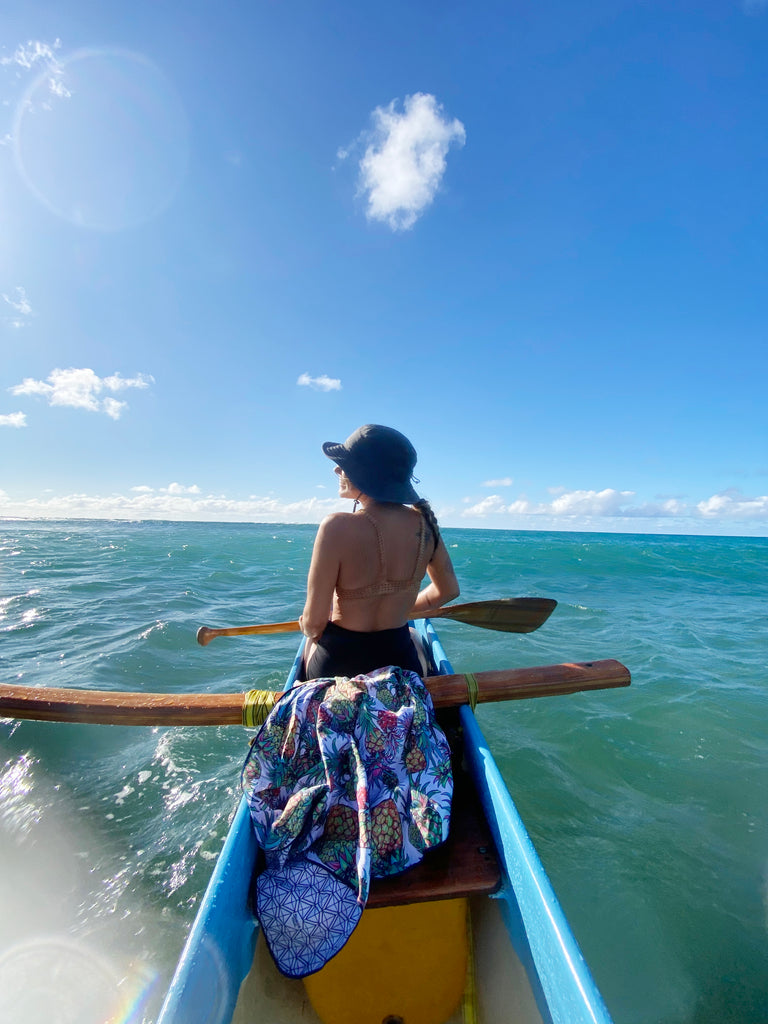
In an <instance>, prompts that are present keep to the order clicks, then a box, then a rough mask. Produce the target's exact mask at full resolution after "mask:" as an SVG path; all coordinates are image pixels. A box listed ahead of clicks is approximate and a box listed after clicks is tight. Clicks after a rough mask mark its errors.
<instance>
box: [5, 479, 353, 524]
mask: <svg viewBox="0 0 768 1024" xmlns="http://www.w3.org/2000/svg"><path fill="white" fill-rule="evenodd" d="M174 487H176V488H180V485H178V484H176V485H173V484H172V485H171V486H169V487H164V488H160V489H159V490H157V491H155V490H153V489H152V488H148V487H145V486H144V485H142V486H141V487H134V488H131V491H132V492H133V493H132V494H109V495H99V494H82V493H81V494H68V495H63V496H58V497H46V498H44V499H43V498H32V499H28V500H24V501H14V500H13V499H11V497H10V496H9V495H8V494H7V493H6V494H4V493H3V492H2V491H0V516H20V517H22V518H32V519H70V518H71V519H170V520H175V521H177V522H228V523H244V522H257V523H319V522H320V520H321V519H323V518H324V517H325V516H326V515H328V513H329V512H340V511H349V507H348V502H344V501H343V499H340V498H307V499H304V500H302V501H294V502H284V501H280V500H279V499H277V498H275V497H272V496H267V497H260V496H257V495H253V496H251V497H249V498H247V499H236V498H228V497H227V496H226V495H222V494H208V495H205V496H201V494H200V492H199V488H195V487H189V488H180V490H182V491H184V490H186V492H187V493H179V491H178V490H172V488H174ZM193 491H196V493H192V492H193Z"/></svg>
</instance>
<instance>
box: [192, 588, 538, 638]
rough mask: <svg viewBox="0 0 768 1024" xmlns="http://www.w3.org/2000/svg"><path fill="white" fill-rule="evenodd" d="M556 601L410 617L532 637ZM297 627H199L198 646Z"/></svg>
mask: <svg viewBox="0 0 768 1024" xmlns="http://www.w3.org/2000/svg"><path fill="white" fill-rule="evenodd" d="M556 605H557V601H553V600H552V599H551V598H548V597H503V598H499V599H498V600H495V601H471V602H469V603H467V604H454V605H446V606H444V607H442V608H428V609H426V610H425V611H422V612H418V613H417V614H415V615H413V616H412V618H414V619H455V620H456V621H457V622H465V623H467V624H468V625H471V626H480V627H482V628H483V629H496V630H500V631H501V632H503V633H532V632H533V630H534V629H538V628H539V626H541V625H542V623H544V622H546V620H547V619H548V618H549V616H550V615H551V614H552V612H553V611H554V609H555V606H556ZM298 631H299V623H298V621H297V620H292V621H291V622H266V623H263V624H262V625H256V626H223V627H221V628H220V629H217V628H214V627H212V626H201V627H200V629H198V631H197V642H198V643H199V644H200V645H201V646H202V647H205V646H207V645H208V644H209V643H210V642H211V640H214V639H215V638H216V637H217V636H254V635H256V634H268V633H297V632H298Z"/></svg>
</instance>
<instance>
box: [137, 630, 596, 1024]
mask: <svg viewBox="0 0 768 1024" xmlns="http://www.w3.org/2000/svg"><path fill="white" fill-rule="evenodd" d="M416 629H417V631H418V633H419V634H420V636H421V637H422V638H423V640H424V642H425V644H426V647H427V649H428V650H429V651H430V652H431V655H432V658H433V661H434V668H435V670H436V672H437V673H452V672H453V668H452V666H451V664H450V662H449V660H448V658H447V656H446V654H445V651H444V650H443V647H442V644H441V642H440V640H439V638H438V636H437V633H436V632H435V630H434V627H433V626H432V624H431V622H430V621H429V620H428V619H427V620H421V621H419V622H417V623H416ZM302 651H303V642H302V644H301V645H300V646H299V650H298V652H297V654H296V657H295V659H294V663H293V667H292V669H291V672H290V674H289V676H288V680H287V682H286V687H289V686H290V685H292V683H293V681H294V679H295V676H296V673H297V670H298V666H299V663H300V658H301V655H302ZM459 717H460V721H461V724H462V727H463V730H464V750H465V757H466V760H467V763H468V766H469V769H470V772H471V774H472V776H473V779H474V782H475V785H476V787H477V791H478V793H479V795H480V799H481V802H482V805H483V810H484V812H485V815H486V817H487V820H488V824H489V826H490V829H491V834H492V836H493V839H494V842H495V844H496V848H497V853H498V856H499V860H500V863H501V869H502V876H503V880H502V887H501V889H500V890H499V891H498V892H497V893H495V894H494V895H492V896H488V897H485V898H488V899H494V900H498V901H499V909H500V910H501V912H502V918H503V920H504V925H505V927H506V930H507V934H508V937H509V940H510V942H511V944H512V946H513V948H514V950H515V952H516V954H517V956H518V957H519V959H520V961H521V963H522V964H523V967H524V969H525V971H526V974H527V975H528V981H529V984H530V985H531V989H532V992H533V995H534V998H535V999H536V1003H537V1005H538V1007H539V1012H540V1013H541V1017H542V1020H543V1021H544V1022H545V1024H612V1020H611V1017H610V1015H609V1013H608V1010H607V1008H606V1006H605V1004H604V1002H603V1000H602V997H601V995H600V993H599V991H598V989H597V987H596V985H595V982H594V980H593V978H592V976H591V974H590V972H589V969H588V967H587V965H586V962H585V960H584V957H583V955H582V953H581V950H580V949H579V946H578V944H577V942H576V939H575V938H574V936H573V933H572V931H571V928H570V925H569V924H568V921H567V919H566V917H565V914H564V913H563V910H562V908H561V907H560V904H559V903H558V900H557V897H556V896H555V893H554V891H553V889H552V885H551V883H550V881H549V878H548V877H547V875H546V872H545V871H544V868H543V866H542V864H541V861H540V859H539V857H538V854H537V853H536V850H535V848H534V846H533V843H532V842H531V839H530V837H529V835H528V833H527V831H526V829H525V826H524V824H523V822H522V820H521V818H520V815H519V813H518V811H517V808H516V807H515V805H514V802H513V800H512V797H511V795H510V793H509V790H508V789H507V787H506V784H505V783H504V780H503V777H502V775H501V772H500V771H499V768H498V766H497V765H496V762H495V760H494V758H493V756H492V754H491V752H490V750H489V748H488V745H487V743H486V740H485V738H484V736H483V734H482V731H481V730H480V727H479V725H478V724H477V720H476V718H475V716H474V714H473V713H472V711H471V710H470V708H469V707H468V706H467V705H463V706H462V707H461V708H460V709H459ZM256 852H257V846H256V840H255V836H254V834H253V830H252V828H251V824H250V811H249V808H248V804H247V801H246V799H245V798H244V797H243V798H241V800H240V803H239V805H238V808H237V810H236V812H235V816H234V819H233V821H232V825H231V827H230V831H229V834H228V835H227V838H226V840H225V843H224V846H223V847H222V851H221V853H220V854H219V858H218V861H217V863H216V866H215V868H214V871H213V874H212V876H211V880H210V882H209V885H208V888H207V889H206V892H205V895H204V896H203V898H202V900H201V902H200V906H199V908H198V913H197V916H196V918H195V921H194V923H193V925H192V928H191V930H190V932H189V936H188V938H187V941H186V943H185V946H184V950H183V952H182V954H181V958H180V960H179V963H178V966H177V968H176V971H175V974H174V976H173V979H172V981H171V984H170V987H169V989H168V993H167V996H166V999H165V1002H164V1004H163V1007H162V1009H161V1011H160V1015H159V1017H158V1020H157V1024H203V1022H205V1024H230V1022H231V1020H232V1015H233V1013H234V1009H235V1005H236V1003H237V998H238V995H239V991H240V986H241V984H242V982H243V980H244V979H245V977H246V975H247V974H248V971H249V970H250V967H251V962H252V960H253V953H254V949H255V945H256V939H257V937H258V930H259V929H258V923H257V922H256V920H255V918H254V917H253V915H252V913H251V910H250V906H249V900H248V896H249V889H250V883H251V875H252V872H253V867H254V864H255V859H256ZM212 1003H213V1005H212Z"/></svg>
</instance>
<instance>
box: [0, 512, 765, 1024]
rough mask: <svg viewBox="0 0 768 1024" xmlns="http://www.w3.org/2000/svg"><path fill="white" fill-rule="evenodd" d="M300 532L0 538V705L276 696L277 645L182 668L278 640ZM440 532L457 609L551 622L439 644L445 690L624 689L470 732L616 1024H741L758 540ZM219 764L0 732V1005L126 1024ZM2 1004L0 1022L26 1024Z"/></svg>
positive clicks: (755, 956)
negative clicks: (66, 996) (605, 667)
mask: <svg viewBox="0 0 768 1024" xmlns="http://www.w3.org/2000/svg"><path fill="white" fill-rule="evenodd" d="M314 533H315V529H314V527H309V526H307V527H302V526H273V525H268V526H265V525H256V526H254V525H222V524H196V523H193V524H188V523H159V522H154V523H122V522H83V521H77V522H61V523H42V522H4V523H0V681H2V682H16V683H24V684H28V685H46V686H67V687H94V688H99V689H110V690H151V691H154V690H157V691H167V692H184V691H205V690H209V691H217V692H229V691H233V692H234V691H242V690H245V689H248V688H250V687H254V686H256V687H270V688H274V689H277V688H279V687H280V686H281V685H282V683H283V681H284V678H285V674H286V671H287V669H288V667H289V665H290V663H291V660H292V657H293V654H294V652H295V648H296V643H297V636H296V635H295V634H287V635H282V636H280V635H278V636H273V637H248V638H238V639H220V640H216V641H214V642H213V643H211V644H210V645H209V646H208V647H206V648H202V647H199V646H198V645H197V644H196V643H195V632H196V629H197V627H198V626H199V625H201V624H207V625H229V624H245V623H249V622H270V621H282V620H285V619H290V618H295V617H297V616H298V614H299V612H300V611H301V607H302V603H303V594H304V584H305V579H306V571H307V567H308V562H309V556H310V551H311V546H312V541H313V538H314ZM445 535H446V541H447V543H448V544H449V546H450V548H451V553H452V556H453V558H454V562H455V565H456V568H457V572H458V575H459V578H460V580H461V583H462V596H461V598H460V599H459V600H461V601H472V600H480V599H485V598H493V597H504V596H509V597H512V596H522V595H538V596H547V597H553V598H556V599H557V601H558V602H559V607H558V608H557V610H556V611H555V613H554V614H553V616H552V618H551V619H550V620H549V621H548V622H547V623H546V624H545V625H544V626H543V627H542V628H541V629H540V630H539V631H538V632H536V633H533V634H530V635H527V636H515V635H511V634H503V633H492V632H488V631H485V630H480V629H476V628H472V627H470V626H466V625H462V624H460V623H451V622H445V623H442V624H439V625H440V634H441V637H442V639H443V642H444V645H445V648H446V650H447V652H448V655H449V657H450V658H451V659H452V661H453V663H454V666H455V668H456V669H457V671H462V670H474V671H477V670H481V669H489V668H504V667H512V666H517V665H540V664H549V663H554V662H560V661H574V660H577V661H581V660H590V659H598V658H609V657H613V658H618V659H620V660H621V661H623V662H624V663H625V664H626V665H627V666H628V667H629V668H630V669H631V671H632V674H633V684H632V686H631V687H630V688H629V689H628V690H613V691H605V692H597V693H593V694H583V695H578V696H573V697H561V698H550V699H541V700H538V701H527V702H516V703H510V704H503V705H502V704H499V705H493V706H484V707H480V708H478V712H477V714H478V718H479V721H480V724H481V726H482V728H483V729H484V731H485V732H486V735H487V736H488V739H489V741H490V743H491V747H492V749H493V751H494V753H495V755H496V758H497V760H498V762H499V764H500V767H501V768H502V771H503V773H504V775H505V778H506V780H507V783H508V785H509V788H510V790H511V792H512V795H513V797H514V799H515V801H516V803H517V805H518V807H519V809H520V812H521V814H522V816H523V819H524V821H525V822H526V825H527V827H528V829H529V831H530V833H531V836H532V838H533V840H534V842H535V844H536V846H537V848H538V850H539V853H540V856H541V858H542V860H543V862H544V865H545V867H546V869H547V871H548V873H549V875H550V878H551V880H552V883H553V885H554V888H555V891H556V892H557V894H558V896H559V898H560V900H561V903H562V904H563V907H564V910H565V912H566V914H567V916H568V918H569V920H570V921H571V924H572V927H573V929H574V932H575V934H576V937H577V939H578V941H579V943H580V945H581V947H582V949H583V951H584V953H585V956H586V958H587V961H588V963H589V964H590V967H591V969H592V972H593V974H594V976H595V978H596V981H597V983H598V985H599V987H600V989H601V991H602V992H603V995H604V997H605V1000H606V1002H607V1004H608V1007H609V1009H610V1011H611V1013H612V1014H613V1016H614V1018H615V1020H616V1022H617V1024H766V1022H768V896H767V891H768V890H767V887H768V812H767V811H766V800H767V798H768V722H767V717H768V716H767V712H768V635H767V628H766V627H768V614H767V613H766V609H767V608H768V540H761V539H757V540H754V539H743V538H710V537H657V536H634V535H633V536H630V535H615V534H611V535H608V534H575V533H533V532H531V533H528V532H525V533H524V532H504V531H478V530H446V531H445ZM246 745H247V734H246V733H244V732H243V730H242V729H240V728H239V727H229V728H205V729H203V728H198V729H195V728H176V729H166V730H163V729H158V728H128V727H105V726H84V725H57V724H50V723H36V722H11V721H9V720H0V866H1V868H2V870H0V907H1V908H2V917H1V918H0V989H3V988H5V990H6V991H8V989H7V986H8V979H9V978H18V977H23V976H24V972H25V971H27V972H29V973H31V972H35V976H36V978H37V980H38V983H39V979H40V977H41V976H45V971H46V970H49V969H51V970H54V969H55V970H59V971H60V973H66V984H74V983H75V981H76V980H77V977H78V972H80V973H81V974H83V976H84V977H85V976H86V975H87V977H88V986H90V989H89V991H93V990H94V986H95V982H94V978H95V977H98V978H101V979H102V983H103V985H104V986H106V987H109V986H110V985H111V984H116V985H118V987H119V989H120V991H121V992H122V993H123V1003H122V1008H121V1011H120V1014H119V1015H118V1017H117V1018H115V1020H116V1022H117V1024H120V1022H121V1021H123V1022H131V1024H138V1022H140V1021H145V1022H149V1021H151V1020H152V1019H153V1017H154V1013H155V1007H156V1005H157V999H158V997H159V993H160V992H161V991H162V989H163V986H164V985H165V984H166V982H167V980H168V976H169V973H170V971H171V969H172V967H173V964H174V963H175V960H176V958H177V956H178V953H179V951H180V949H181V947H182V945H183V942H184V937H185V933H186V930H187V929H188V927H189V925H190V923H191V921H192V918H193V916H194V914H195V909H196V907H197V904H198V901H199V897H200V894H201V891H202V890H203V888H204V887H205V884H206V881H207V879H208V877H209V875H210V872H211V870H212V867H213V863H214V860H215V857H216V855H217V853H218V851H219V849H220V847H221V844H222V842H223V840H224V836H225V833H226V830H227V826H228V822H229V819H230V817H231V814H232V812H233V810H234V807H235V805H236V801H237V799H238V779H239V770H240V766H241V763H242V760H243V757H244V754H245V749H246ZM52 964H55V965H58V966H57V967H55V968H54V967H51V966H50V965H52ZM62 964H66V965H67V970H66V972H62V970H61V965H62ZM73 979H75V981H73ZM57 984H59V985H63V984H65V983H64V981H63V980H62V979H61V977H60V978H59V980H58V982H57ZM26 998H27V1003H24V999H23V998H22V996H21V995H19V996H18V998H17V1001H16V1003H15V1004H13V1005H15V1006H16V1010H15V1011H14V1012H15V1013H16V1017H15V1018H14V1021H13V1024H37V1020H36V1018H35V1013H36V1012H39V1008H37V1009H36V1007H35V1005H33V1003H34V1001H31V1000H30V997H29V996H27V997H26ZM94 998H95V996H94ZM9 1000H11V1002H10V1003H9V1002H8V1001H9ZM6 1003H7V1004H8V1005H11V1003H12V999H11V997H10V996H7V997H6ZM24 1014H26V1015H27V1017H26V1019H25V1017H24V1016H23V1015H24ZM67 1019H69V1018H67ZM94 1019H95V1018H94ZM81 1024H90V1022H89V1021H85V1020H82V1021H81Z"/></svg>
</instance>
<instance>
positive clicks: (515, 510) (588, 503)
mask: <svg viewBox="0 0 768 1024" xmlns="http://www.w3.org/2000/svg"><path fill="white" fill-rule="evenodd" d="M550 493H552V494H555V495H556V497H553V499H552V500H551V501H545V502H532V501H529V500H528V499H527V498H525V497H520V498H518V499H517V500H516V501H513V502H505V501H504V499H503V498H502V497H501V496H500V495H499V494H491V495H489V496H488V497H487V498H483V499H482V500H481V501H479V502H477V503H475V504H474V505H470V506H469V507H468V508H465V509H464V510H463V511H462V513H461V517H462V518H463V519H483V520H485V519H488V518H489V517H490V518H492V519H496V520H501V519H504V518H508V517H514V516H517V517H523V518H527V517H530V518H532V519H534V518H535V519H536V524H535V526H534V527H532V528H536V527H538V526H540V525H541V521H543V520H545V519H546V520H548V521H550V522H551V523H552V528H553V529H560V528H562V525H563V524H564V523H570V524H574V523H576V522H577V521H578V523H579V524H581V526H582V527H587V526H588V527H589V528H592V529H594V528H595V525H596V524H599V522H600V521H601V520H602V521H603V522H604V523H609V522H610V521H612V520H617V519H621V520H624V521H628V520H636V521H638V522H642V521H646V522H647V521H650V520H654V519H655V520H666V521H668V522H669V523H673V522H676V523H677V524H682V523H686V524H687V525H689V526H691V525H695V524H696V523H698V524H699V525H701V524H702V521H703V520H711V521H714V520H717V521H718V522H719V523H721V524H722V523H728V522H735V521H750V522H758V521H760V520H764V521H765V522H766V526H767V527H768V496H767V495H762V496H759V497H754V498H746V497H744V496H743V495H742V494H741V492H739V491H737V490H730V491H724V492H723V493H721V494H715V495H713V496H712V497H710V498H707V499H705V500H704V501H700V502H698V504H689V503H687V502H685V501H683V500H682V499H681V498H676V497H669V498H666V497H665V498H661V499H659V500H657V501H646V502H640V503H637V504H633V501H632V499H634V498H635V492H634V491H618V490H615V489H614V488H611V487H606V488H605V489H603V490H602V491H595V490H576V491H561V489H560V488H551V489H550ZM542 528H543V527H542ZM571 528H573V525H572V527H571ZM681 532H685V531H684V530H681Z"/></svg>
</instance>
